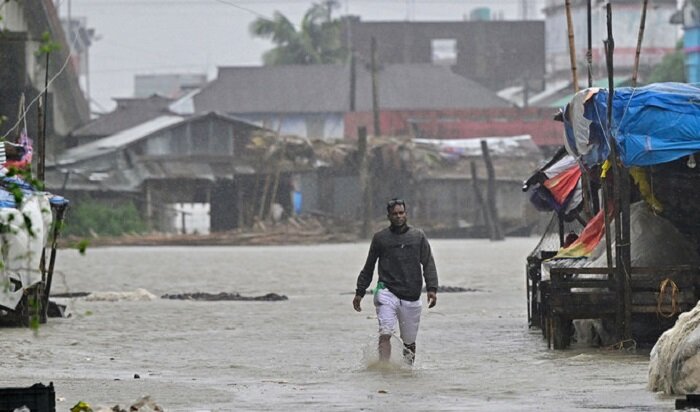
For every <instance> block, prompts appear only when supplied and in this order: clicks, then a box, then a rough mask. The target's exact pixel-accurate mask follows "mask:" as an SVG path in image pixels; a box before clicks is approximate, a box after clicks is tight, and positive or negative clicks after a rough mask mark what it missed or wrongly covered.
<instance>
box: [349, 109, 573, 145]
mask: <svg viewBox="0 0 700 412" xmlns="http://www.w3.org/2000/svg"><path fill="white" fill-rule="evenodd" d="M553 116H554V111H553V110H552V109H551V108H524V109H522V108H506V109H469V110H466V109H465V110H442V111H429V110H392V111H382V112H381V114H380V127H381V131H382V134H383V135H394V136H396V135H403V136H407V135H408V136H414V135H415V134H416V129H417V130H418V132H419V133H420V134H423V135H424V136H423V137H426V138H431V139H461V138H472V137H489V136H494V137H495V136H518V135H524V134H529V135H530V136H531V137H532V140H533V141H534V142H535V144H537V145H538V146H541V147H542V146H557V147H558V146H561V144H562V133H563V127H562V124H561V123H560V122H557V121H554V120H553ZM411 124H415V125H416V127H412V126H411ZM359 126H365V127H367V130H368V132H369V133H370V134H373V131H372V130H373V114H372V113H369V112H354V113H347V114H346V115H345V136H346V137H347V138H349V139H353V140H354V139H357V128H358V127H359Z"/></svg>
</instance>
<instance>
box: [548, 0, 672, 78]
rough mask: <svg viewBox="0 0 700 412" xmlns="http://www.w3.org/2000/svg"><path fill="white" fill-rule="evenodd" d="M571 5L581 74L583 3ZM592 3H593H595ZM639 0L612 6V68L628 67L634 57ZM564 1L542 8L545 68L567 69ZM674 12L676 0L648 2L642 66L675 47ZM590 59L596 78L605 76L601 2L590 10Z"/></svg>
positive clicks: (585, 29) (585, 34)
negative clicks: (613, 51) (544, 34)
mask: <svg viewBox="0 0 700 412" xmlns="http://www.w3.org/2000/svg"><path fill="white" fill-rule="evenodd" d="M574 3H575V4H574V5H573V6H572V8H571V14H572V23H573V26H574V45H575V48H576V61H577V62H578V69H579V70H582V71H580V73H585V72H586V71H585V69H586V65H585V62H586V49H587V48H588V25H587V10H586V2H581V1H579V2H574ZM594 3H595V2H594ZM641 3H642V2H641V1H617V2H613V5H612V19H613V20H612V21H613V27H612V31H613V38H614V39H615V53H614V64H615V69H616V70H618V69H621V70H625V69H626V70H628V71H629V70H630V69H631V68H632V67H633V66H634V59H635V54H636V48H637V38H638V35H639V24H640V21H641V13H642V5H641ZM563 4H564V2H563V1H558V2H556V1H553V2H549V5H548V7H547V8H545V16H546V17H545V23H546V53H547V71H548V72H557V71H562V70H570V69H571V63H570V57H569V40H568V34H567V33H568V29H567V20H566V9H565V8H564V7H563ZM675 11H676V1H675V0H656V1H653V2H650V3H649V6H648V9H647V15H646V23H645V29H644V38H643V42H642V50H641V54H640V65H641V66H652V65H654V64H657V63H659V62H660V61H661V59H663V56H664V55H666V54H667V53H670V52H673V51H674V50H675V45H676V42H677V41H678V38H679V33H678V29H677V27H676V26H674V25H672V24H671V23H670V22H669V20H670V18H671V15H672V14H673V13H675ZM591 36H592V41H591V44H592V46H593V49H592V60H593V66H594V71H595V76H594V77H596V78H599V77H602V76H605V53H604V45H603V40H605V39H606V38H607V23H606V9H605V7H604V4H602V3H601V4H599V5H598V6H593V7H592V10H591Z"/></svg>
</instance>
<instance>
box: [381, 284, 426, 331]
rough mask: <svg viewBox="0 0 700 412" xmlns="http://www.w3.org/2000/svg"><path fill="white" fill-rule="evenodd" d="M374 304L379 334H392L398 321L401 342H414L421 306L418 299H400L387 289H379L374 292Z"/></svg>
mask: <svg viewBox="0 0 700 412" xmlns="http://www.w3.org/2000/svg"><path fill="white" fill-rule="evenodd" d="M374 306H375V308H376V309H377V320H378V321H379V334H380V335H391V334H393V333H394V330H395V329H396V322H397V321H398V323H399V330H400V334H401V340H402V341H403V343H404V344H406V345H409V344H411V343H415V342H416V336H417V335H418V326H419V324H420V313H421V310H422V306H423V304H422V303H421V300H420V299H418V300H416V301H410V300H402V299H399V298H397V297H396V295H394V294H393V293H391V292H390V291H389V289H380V290H378V291H377V292H376V293H375V294H374Z"/></svg>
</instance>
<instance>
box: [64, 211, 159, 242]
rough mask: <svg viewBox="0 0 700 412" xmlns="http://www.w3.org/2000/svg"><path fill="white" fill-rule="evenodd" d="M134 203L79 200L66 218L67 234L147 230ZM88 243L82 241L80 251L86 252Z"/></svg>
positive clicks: (138, 231)
mask: <svg viewBox="0 0 700 412" xmlns="http://www.w3.org/2000/svg"><path fill="white" fill-rule="evenodd" d="M147 229H148V228H147V226H146V224H145V223H144V222H143V220H142V219H141V216H140V215H139V212H138V210H137V209H136V207H135V206H134V204H133V203H126V204H123V205H109V204H104V203H100V202H97V201H95V200H91V199H85V200H79V201H76V202H75V203H73V204H72V205H71V210H70V216H69V217H68V218H67V219H66V224H65V234H66V235H72V236H80V237H84V236H90V235H100V236H119V235H122V234H125V233H134V232H135V233H141V232H145V231H146V230H147ZM86 247H87V243H85V242H80V243H79V244H78V245H77V248H78V251H81V250H82V252H81V253H84V252H85V248H86Z"/></svg>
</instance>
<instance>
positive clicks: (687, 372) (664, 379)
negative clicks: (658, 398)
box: [647, 303, 700, 395]
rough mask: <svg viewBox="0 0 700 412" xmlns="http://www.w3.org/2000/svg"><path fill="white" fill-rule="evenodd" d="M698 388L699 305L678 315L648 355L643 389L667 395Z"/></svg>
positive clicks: (690, 391) (699, 353)
mask: <svg viewBox="0 0 700 412" xmlns="http://www.w3.org/2000/svg"><path fill="white" fill-rule="evenodd" d="M699 385H700V303H698V304H697V305H696V306H695V308H693V309H692V310H691V311H690V312H684V313H681V314H680V316H678V320H676V324H675V325H674V326H673V328H671V329H669V330H667V331H666V332H664V333H663V334H662V335H661V337H660V338H659V340H658V341H657V342H656V344H655V345H654V348H653V349H652V350H651V353H650V354H649V381H648V382H647V389H649V390H650V391H653V392H663V393H665V394H667V395H671V394H678V395H685V394H689V393H696V392H697V388H698V386H699Z"/></svg>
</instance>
